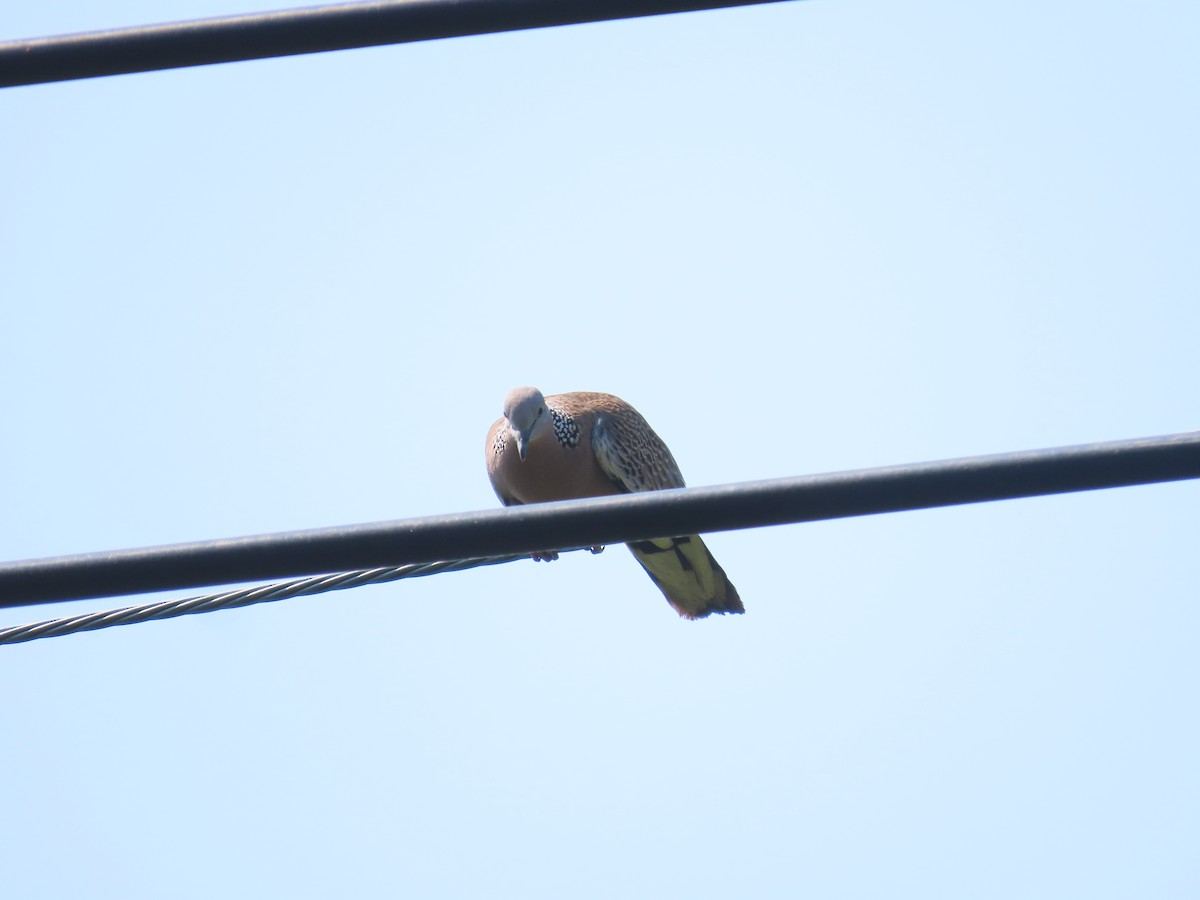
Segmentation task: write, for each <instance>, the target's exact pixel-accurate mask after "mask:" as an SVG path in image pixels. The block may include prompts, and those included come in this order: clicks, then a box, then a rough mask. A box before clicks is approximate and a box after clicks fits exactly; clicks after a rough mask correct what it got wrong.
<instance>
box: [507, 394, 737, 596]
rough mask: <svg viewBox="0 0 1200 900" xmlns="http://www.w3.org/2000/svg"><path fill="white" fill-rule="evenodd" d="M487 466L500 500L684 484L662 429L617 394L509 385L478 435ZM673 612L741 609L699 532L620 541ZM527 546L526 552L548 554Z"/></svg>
mask: <svg viewBox="0 0 1200 900" xmlns="http://www.w3.org/2000/svg"><path fill="white" fill-rule="evenodd" d="M485 449H486V453H487V470H488V477H489V478H490V479H491V481H492V487H493V489H495V491H496V496H498V497H499V498H500V500H501V501H502V502H503V503H504V505H505V506H513V505H516V504H522V503H544V502H547V501H550V500H574V499H578V498H580V497H604V496H608V495H611V494H626V493H632V492H633V491H657V490H663V489H665V488H680V487H684V482H683V475H681V474H680V472H679V466H678V465H676V463H675V458H674V457H673V456H671V451H670V450H668V449H667V445H666V444H664V443H663V441H662V438H660V437H659V436H658V435H657V434H655V433H654V430H653V429H652V428H651V427H650V426H649V424H647V422H646V420H645V419H643V418H642V415H641V413H639V412H638V411H637V410H636V409H634V408H633V407H632V406H630V405H629V404H628V403H626V402H625V401H624V400H622V399H620V398H619V397H614V396H613V395H612V394H597V393H590V392H586V391H576V392H573V393H569V394H552V395H551V396H549V397H544V396H543V395H542V392H541V391H539V390H538V389H537V388H533V387H519V388H514V389H513V390H511V391H510V392H509V394H508V396H507V397H505V398H504V415H503V417H501V418H499V419H497V420H496V421H495V422H494V423H492V427H491V428H490V429H489V430H488V435H487V446H486V448H485ZM627 546H628V547H629V549H630V551H631V552H632V553H633V555H634V557H635V558H636V559H637V561H638V562H639V563H641V564H642V567H643V568H644V569H645V570H646V572H647V573H649V575H650V577H651V578H652V579H653V580H654V583H655V584H656V585H658V587H659V589H660V590H661V591H662V592H663V594H664V595H665V596H666V598H667V602H668V603H670V604H671V606H673V607H674V608H675V610H676V612H678V613H679V614H680V615H681V616H683V617H685V618H688V619H702V618H704V617H705V616H707V615H709V614H710V613H722V614H724V613H740V612H745V608H744V607H743V606H742V601H741V598H740V597H738V592H737V589H736V588H734V586H733V585H732V584H731V583H730V582H729V579H728V578H727V577H726V576H725V571H724V570H723V569H722V568H721V567H720V566H719V565H717V561H716V560H715V559H713V557H712V554H711V553H709V552H708V548H707V547H706V546H704V542H703V541H702V540H700V536H699V535H695V534H693V535H687V536H683V537H669V538H659V539H655V540H649V541H634V542H633V543H630V544H628V545H627ZM556 556H557V554H555V553H536V554H534V558H535V559H554V558H555V557H556Z"/></svg>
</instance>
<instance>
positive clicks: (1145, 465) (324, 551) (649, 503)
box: [0, 432, 1200, 607]
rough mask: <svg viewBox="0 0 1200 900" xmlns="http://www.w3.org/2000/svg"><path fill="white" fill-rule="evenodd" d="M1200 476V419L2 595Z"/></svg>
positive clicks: (41, 579) (624, 499)
mask: <svg viewBox="0 0 1200 900" xmlns="http://www.w3.org/2000/svg"><path fill="white" fill-rule="evenodd" d="M1185 478H1200V432H1188V433H1186V434H1175V435H1167V436H1165V437H1154V438H1139V439H1134V440H1126V441H1111V442H1108V443H1102V444H1087V445H1083V446H1078V447H1057V448H1054V449H1049V450H1027V451H1023V452H1019V453H1002V454H998V455H994V456H976V457H969V458H966V459H952V460H945V461H941V462H928V463H915V464H910V465H903V466H889V467H885V468H879V469H860V470H857V471H852V472H835V473H831V474H826V475H810V476H804V477H799V478H779V479H774V480H771V481H757V482H747V483H742V484H730V485H724V486H720V487H705V488H686V489H679V490H670V491H654V492H650V493H642V494H629V495H625V496H620V497H602V498H599V499H593V500H568V501H564V502H560V503H538V504H532V505H529V506H517V507H509V508H507V509H492V510H484V511H481V512H471V513H457V514H452V515H443V516H431V517H428V518H422V519H406V520H400V521H395V522H380V523H375V524H369V525H353V526H346V527H342V528H321V529H313V530H310V531H292V532H285V533H282V534H268V535H259V536H256V537H243V538H230V539H225V540H215V541H201V542H197V543H192V544H174V545H169V546H165V547H151V548H146V549H140V550H117V551H112V552H109V553H91V554H84V555H81V556H64V557H56V558H51V559H37V560H27V561H24V562H12V563H5V564H0V607H12V606H28V605H33V604H37V603H49V602H55V601H60V600H75V599H83V598H87V597H111V596H116V595H121V594H136V593H145V592H149V591H163V590H178V589H181V588H192V587H199V586H203V585H215V584H239V583H245V582H251V581H267V580H274V579H279V578H289V577H294V576H297V575H315V574H320V573H325V572H347V571H354V570H360V569H374V568H381V567H387V566H400V565H408V564H414V563H431V562H437V561H439V560H446V559H472V558H479V557H489V556H504V555H507V554H520V553H532V552H534V551H537V550H547V549H561V548H564V547H589V546H596V545H603V544H617V543H625V542H628V541H637V540H646V539H649V538H656V537H663V536H667V535H684V534H696V533H704V532H709V531H725V530H729V529H736V528H754V527H758V526H763V525H782V524H786V523H793V522H814V521H818V520H821V519H834V518H841V517H845V516H862V515H870V514H873V513H884V512H899V511H901V510H912V509H927V508H932V507H939V506H953V505H956V504H962V503H978V502H982V501H986V500H1006V499H1012V498H1017V497H1032V496H1036V495H1040V494H1059V493H1065V492H1068V491H1085V490H1095V489H1098V488H1111V487H1123V486H1128V485H1135V484H1150V483H1154V482H1164V481H1177V480H1181V479H1185Z"/></svg>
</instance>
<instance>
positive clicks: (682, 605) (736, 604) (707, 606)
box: [628, 534, 746, 619]
mask: <svg viewBox="0 0 1200 900" xmlns="http://www.w3.org/2000/svg"><path fill="white" fill-rule="evenodd" d="M628 546H629V550H630V552H631V553H633V555H634V557H635V558H636V559H637V561H638V562H640V563H641V564H642V568H644V569H645V570H646V572H647V574H649V575H650V577H651V578H652V579H654V583H655V584H657V585H658V588H659V590H661V591H662V592H663V594H664V595H665V596H666V598H667V602H668V603H670V604H671V606H673V607H675V611H676V612H677V613H679V614H680V615H681V616H683V617H684V618H685V619H703V618H704V617H705V616H707V615H709V614H710V613H721V614H722V615H724V614H725V613H741V612H745V611H746V608H745V607H744V606H742V600H741V598H740V597H739V596H738V592H737V588H735V587H734V586H733V585H732V584H730V583H729V579H728V578H726V577H725V570H724V569H722V568H721V567H720V566H719V565H717V561H716V560H715V559H713V557H712V554H711V553H709V552H708V548H707V547H706V546H704V541H702V540H700V535H698V534H693V535H691V536H689V537H676V538H656V539H655V540H652V541H634V542H633V543H632V544H629V545H628Z"/></svg>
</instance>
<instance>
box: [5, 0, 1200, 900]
mask: <svg viewBox="0 0 1200 900" xmlns="http://www.w3.org/2000/svg"><path fill="white" fill-rule="evenodd" d="M242 2H243V4H244V5H242V6H240V7H239V6H228V5H222V4H219V3H217V2H216V0H212V2H208V0H193V2H174V0H170V2H158V3H135V2H125V3H122V2H104V3H82V2H75V0H64V2H61V3H56V4H37V5H35V4H8V5H6V6H5V7H4V8H3V9H0V36H2V37H5V38H17V37H31V36H39V35H46V34H55V33H62V32H70V31H80V30H87V29H91V28H101V27H112V26H120V25H134V24H141V23H150V22H157V21H170V20H176V19H183V18H191V17H196V16H204V15H216V14H222V13H230V12H241V11H252V10H255V9H260V8H262V7H258V6H255V5H250V4H246V3H245V0H242ZM1198 45H1200V6H1197V5H1196V4H1194V3H1188V2H1150V3H1140V4H1128V3H1115V2H1098V3H1097V2H1087V3H1084V2H1043V3H1037V4H1012V3H971V4H965V3H954V2H921V0H914V2H909V3H894V2H890V3H884V2H858V3H849V2H836V0H816V2H803V3H791V4H779V5H771V6H764V7H757V8H748V9H741V10H729V11H719V12H710V13H698V14H690V15H683V16H673V17H664V18H658V19H647V20H639V21H629V22H616V23H607V24H602V25H588V26H578V27H572V28H564V29H550V30H544V31H536V32H526V33H520V34H509V35H499V36H484V37H478V38H468V39H462V40H455V41H443V42H436V43H429V44H419V45H409V46H400V47H390V48H377V49H370V50H360V51H349V52H344V53H335V54H326V55H320V56H308V57H297V58H292V59H286V60H267V61H261V62H254V63H243V64H236V65H229V66H220V67H208V68H199V69H188V70H180V71H174V72H166V73H151V74H143V75H133V76H125V77H119V78H109V79H99V80H94V81H87V82H76V83H65V84H59V85H48V86H40V87H31V88H20V89H12V90H6V91H0V130H2V131H0V133H2V134H3V140H2V141H0V173H3V174H2V175H0V301H2V302H0V338H2V339H3V353H2V354H0V384H3V385H4V391H3V403H4V415H3V418H2V420H0V421H2V422H3V425H2V428H3V431H2V432H0V471H3V472H5V473H7V477H6V478H5V480H4V482H3V498H4V509H5V521H6V523H7V524H6V527H5V528H4V529H3V532H2V534H0V558H4V559H21V558H28V557H37V556H49V555H57V554H61V553H72V552H81V551H90V550H103V549H115V548H123V547H133V546H144V545H151V544H159V543H168V542H173V541H180V540H193V539H204V538H211V537H224V536H233V535H242V534H252V533H260V532H267V531H274V530H284V529H294V528H308V527H317V526H323V525H338V524H346V523H353V522H367V521H376V520H383V519H391V518H402V517H408V516H415V515H423V514H432V513H439V512H452V511H461V510H470V509H480V508H487V507H492V506H494V505H496V502H497V501H496V500H495V498H494V496H493V495H492V492H491V489H490V487H489V485H488V482H487V478H486V475H485V472H484V467H483V438H484V434H485V432H486V430H487V427H488V425H489V424H490V423H491V421H492V420H493V419H494V418H495V417H496V415H497V414H498V413H499V406H500V402H501V400H502V398H503V396H504V394H505V392H506V391H507V390H508V389H509V388H510V387H512V386H514V385H516V384H524V383H533V384H537V385H539V386H540V387H542V388H543V389H544V390H546V391H547V392H554V391H563V390H583V389H586V390H606V391H611V392H613V393H617V394H619V395H621V396H622V397H624V398H625V399H627V400H629V401H630V402H632V403H633V404H635V405H636V406H637V407H638V408H639V409H640V410H641V411H642V412H643V413H644V414H645V415H646V416H647V418H648V419H649V420H650V421H651V423H652V424H653V425H654V426H655V428H656V429H657V430H658V431H659V433H660V434H661V435H662V436H663V437H664V438H665V439H666V440H667V441H668V443H669V444H670V445H671V446H672V448H673V450H674V452H675V456H676V458H677V459H678V461H679V463H680V465H681V467H682V468H683V471H684V473H685V475H687V477H688V479H689V482H690V483H692V484H695V485H701V484H716V483H725V482H732V481H740V480H749V479H757V478H765V477H772V476H780V475H793V474H804V473H809V472H821V471H829V470H837V469H846V468H855V467H859V466H869V465H881V464H888V463H900V462H910V461H917V460H924V459H938V458H945V457H951V456H959V455H967V454H975V453H987V452H998V451H1005V450H1017V449H1026V448H1034V447H1046V446H1055V445H1060V444H1070V443H1080V442H1087V441H1094V440H1106V439H1113V438H1122V437H1135V436H1141V435H1152V434H1162V433H1168V432H1176V431H1185V430H1190V429H1194V428H1196V427H1198V425H1200V419H1198V417H1197V415H1196V411H1195V406H1196V399H1195V398H1196V394H1197V389H1196V386H1197V377H1198V375H1200V362H1198V361H1197V352H1196V347H1197V341H1198V338H1200V312H1198V306H1197V302H1196V301H1197V289H1196V285H1197V278H1198V271H1197V268H1198V267H1197V259H1198V258H1200V257H1198V256H1197V253H1196V237H1197V234H1198V231H1200V229H1198V226H1200V176H1198V174H1197V165H1196V160H1197V159H1200V127H1198V125H1197V122H1198V117H1197V115H1196V107H1197V89H1198V88H1200V54H1197V53H1196V47H1197V46H1198ZM1198 500H1200V488H1198V487H1197V485H1196V484H1192V483H1186V484H1175V485H1163V486H1154V487H1147V488H1137V489H1126V490H1119V491H1109V492H1100V493H1094V494H1087V495H1075V496H1066V497H1054V498H1043V499H1037V500H1029V501H1019V502H1010V503H1002V504H991V505H983V506H977V507H965V508H959V509H950V510H938V511H928V512H920V513H911V514H903V515H892V516H883V517H876V518H867V519H858V520H846V521H840V522H833V523H820V524H811V525H804V526H791V527H784V528H776V529H765V530H756V531H744V532H731V533H725V534H717V535H713V536H712V537H711V539H710V541H709V543H710V546H711V548H712V550H713V553H714V555H715V556H716V557H717V558H718V559H719V560H720V561H721V563H722V565H723V566H724V567H725V569H726V571H727V572H728V573H729V575H730V577H731V578H732V580H733V581H734V582H735V583H736V584H737V586H738V588H739V590H740V592H741V595H742V597H743V599H744V600H745V602H746V606H747V610H748V612H747V614H746V615H745V616H743V617H737V618H725V619H719V618H714V619H711V620H706V621H702V622H698V623H690V622H685V621H682V620H679V619H678V618H677V617H676V616H675V614H674V613H673V612H672V611H671V610H670V608H669V607H668V606H667V605H666V603H665V602H663V600H662V598H661V596H660V595H659V594H658V592H657V591H656V590H655V588H654V587H653V585H652V584H650V583H649V581H648V580H647V579H646V577H645V575H644V574H643V573H642V571H641V570H640V568H639V567H638V566H637V565H636V564H635V563H634V561H633V560H632V559H631V558H630V557H629V556H628V554H627V553H626V552H625V551H624V550H623V549H621V548H612V549H610V550H609V551H608V552H606V553H604V554H603V555H601V556H597V557H592V556H590V555H588V554H576V555H573V556H571V557H568V558H564V559H563V560H562V561H560V562H558V563H556V564H554V565H545V564H534V563H533V562H528V563H516V564H512V565H508V566H502V567H497V568H492V569H484V570H477V571H473V572H469V573H463V574H455V575H443V576H438V577H436V578H428V579H423V580H419V581H413V582H408V583H401V584H396V585H390V586H382V587H373V588H366V589H361V590H356V591H351V592H344V593H340V594H334V595H328V596H325V597H322V598H311V599H302V600H293V601H288V602H285V603H279V604H271V605H267V606H263V607H257V608H253V609H247V610H240V611H232V612H225V613H216V614H211V615H205V616H195V617H191V618H187V619H178V620H174V621H171V622H166V623H151V624H145V625H138V626H131V627H126V628H119V629H112V630H109V631H104V632H98V633H95V634H90V635H82V636H74V637H65V638H58V639H53V640H46V641H40V642H34V643H31V644H26V645H20V646H14V647H7V648H0V678H2V679H3V684H4V689H5V695H6V698H7V702H6V715H5V722H6V727H5V739H4V740H3V741H2V742H0V764H2V765H3V771H4V772H5V774H6V775H7V778H6V782H7V784H8V788H7V790H6V792H5V801H4V809H5V814H4V815H3V816H2V817H0V861H2V862H3V863H4V865H5V870H6V871H7V872H8V873H9V875H8V876H7V881H6V890H5V894H6V896H12V897H21V898H23V900H24V898H41V897H45V898H56V900H57V898H63V897H73V896H80V897H82V896H87V897H92V898H109V897H112V898H124V900H128V898H161V897H181V898H212V897H273V896H278V897H288V898H303V897H314V898H315V897H329V896H351V897H396V896H411V897H476V896H479V897H482V896H487V897H503V898H510V897H511V898H523V900H524V898H539V897H546V898H560V897H581V898H592V897H595V898H601V897H604V898H610V897H647V898H661V897H689V898H709V897H712V898H716V897H731V896H748V897H793V896H813V897H830V898H840V897H845V898H857V897H906V898H907V897H912V898H922V900H926V898H939V897H946V898H959V897H973V898H992V897H995V898H1001V897H1004V898H1010V897H1022V898H1039V897H1046V898H1050V897H1053V898H1062V897H1088V898H1124V897H1129V898H1134V897H1137V898H1144V897H1156V898H1176V897H1178V898H1183V897H1194V896H1196V894H1197V892H1198V891H1200V862H1198V861H1197V854H1196V852H1195V848H1196V846H1197V842H1198V840H1200V768H1198V767H1197V765H1196V760H1197V759H1198V758H1200V727H1198V725H1197V717H1196V714H1195V693H1196V684H1197V680H1198V679H1200V660H1198V658H1197V654H1196V651H1195V647H1196V644H1197V636H1198V631H1200V607H1198V605H1197V602H1196V596H1195V592H1196V589H1195V584H1196V561H1195V559H1196V509H1197V501H1198ZM143 599H145V598H136V599H135V600H133V601H129V602H141V601H142V600H143ZM122 603H123V601H93V602H88V603H77V604H63V605H59V606H55V607H43V608H36V609H23V610H8V611H4V612H3V621H2V622H0V624H4V625H7V624H16V623H21V622H26V621H32V620H34V619H39V618H44V617H48V616H51V615H64V614H67V613H70V612H76V611H81V610H89V609H100V608H106V607H108V606H117V605H122Z"/></svg>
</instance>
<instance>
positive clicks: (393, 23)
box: [0, 0, 781, 87]
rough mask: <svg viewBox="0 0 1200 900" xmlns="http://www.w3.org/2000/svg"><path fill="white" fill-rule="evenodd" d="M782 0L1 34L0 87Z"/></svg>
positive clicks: (394, 3) (341, 8)
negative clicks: (4, 38) (16, 36)
mask: <svg viewBox="0 0 1200 900" xmlns="http://www.w3.org/2000/svg"><path fill="white" fill-rule="evenodd" d="M778 2H781V0H383V2H377V3H344V4H338V5H334V6H312V7H306V8H303V9H288V10H278V11H275V12H263V13H251V14H248V15H240V16H225V17H222V18H214V19H200V20H197V21H192V22H172V23H169V24H163V25H146V26H142V27H138V28H121V29H115V30H112V31H94V32H89V33H86V34H68V35H60V36H56V37H45V38H32V39H29V40H20V41H9V42H7V43H0V87H14V86H16V85H25V84H39V83H45V82H51V81H67V80H70V79H74V78H96V77H99V76H102V75H122V74H127V73H129V72H149V71H152V70H157V69H177V68H181V67H184V66H204V65H211V64H213V63H226V62H238V61H241V60H248V59H264V58H266V57H272V56H294V55H297V54H301V53H322V52H325V51H329V50H347V49H351V48H354V47H375V46H379V45H381V44H400V43H407V42H411V41H429V40H435V39H438V38H449V37H463V36H465V35H472V34H490V33H495V32H502V31H518V30H522V29H527V28H546V27H549V26H553V25H576V24H580V23H583V22H602V21H606V20H609V19H628V18H635V17H640V16H657V15H664V14H667V13H679V12H693V11H697V10H706V9H720V8H723V7H733V6H752V5H756V4H762V3H778Z"/></svg>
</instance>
